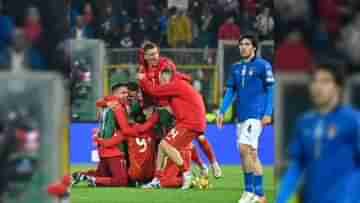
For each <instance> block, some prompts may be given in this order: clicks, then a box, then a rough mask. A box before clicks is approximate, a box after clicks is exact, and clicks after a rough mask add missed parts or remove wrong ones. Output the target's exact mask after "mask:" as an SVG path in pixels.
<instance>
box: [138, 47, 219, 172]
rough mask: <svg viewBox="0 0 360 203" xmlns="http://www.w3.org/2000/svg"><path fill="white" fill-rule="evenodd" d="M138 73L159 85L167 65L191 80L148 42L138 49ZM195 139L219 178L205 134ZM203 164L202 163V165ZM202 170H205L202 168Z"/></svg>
mask: <svg viewBox="0 0 360 203" xmlns="http://www.w3.org/2000/svg"><path fill="white" fill-rule="evenodd" d="M139 52H140V53H139V64H140V68H139V73H141V74H144V75H145V78H147V79H148V80H149V81H150V82H151V83H152V85H154V86H158V85H160V81H159V76H160V72H161V71H162V70H163V69H164V68H165V67H168V68H170V69H171V70H172V71H174V74H175V75H176V77H178V78H183V79H185V80H189V81H190V80H191V77H190V76H188V75H186V74H183V73H181V72H178V71H176V65H175V64H174V62H173V61H171V60H170V59H169V58H166V57H163V56H160V50H159V47H158V46H157V45H156V44H154V43H152V42H148V43H145V45H144V47H143V48H142V49H140V51H139ZM145 96H147V97H149V96H150V98H151V100H152V101H153V102H154V104H155V105H156V106H168V105H169V104H168V99H167V98H166V97H165V98H159V97H155V98H154V97H153V96H151V95H149V94H146V92H145ZM196 141H197V142H198V143H199V146H200V148H201V149H202V151H203V152H204V153H205V154H206V156H207V159H208V160H209V162H210V163H211V168H212V171H213V175H214V177H216V178H219V177H221V176H222V171H221V168H220V166H219V164H218V162H217V159H216V156H215V153H214V150H213V147H212V146H211V144H210V142H209V141H208V140H207V139H206V137H205V135H204V134H203V135H200V136H198V137H196ZM204 166H205V165H204V164H203V165H202V167H204ZM204 170H206V169H205V168H204Z"/></svg>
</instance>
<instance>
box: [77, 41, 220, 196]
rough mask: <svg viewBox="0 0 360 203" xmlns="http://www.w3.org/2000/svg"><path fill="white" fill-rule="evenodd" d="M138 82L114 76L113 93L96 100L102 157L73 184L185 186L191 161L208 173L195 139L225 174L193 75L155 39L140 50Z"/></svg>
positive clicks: (217, 171)
mask: <svg viewBox="0 0 360 203" xmlns="http://www.w3.org/2000/svg"><path fill="white" fill-rule="evenodd" d="M139 56H140V57H139V64H140V66H139V70H138V74H137V80H138V81H136V82H135V81H134V82H131V81H128V80H127V79H126V78H124V76H123V75H114V76H113V77H112V78H111V82H110V83H111V95H109V96H105V97H104V98H101V99H99V100H97V102H96V107H97V108H99V109H100V112H101V113H100V114H99V121H100V122H99V124H100V125H99V128H98V129H94V130H93V141H94V143H95V144H96V146H97V150H98V153H99V157H100V162H99V163H98V165H97V168H96V170H89V171H86V172H75V173H73V174H72V183H73V185H75V184H77V183H79V182H81V181H86V182H87V183H88V184H89V185H90V186H97V187H98V186H141V187H142V188H163V187H181V188H182V189H188V188H190V187H191V186H192V184H193V181H192V179H193V175H192V173H191V162H192V161H194V162H195V163H196V164H197V165H198V166H199V168H200V171H201V175H202V176H205V177H207V176H208V168H207V166H206V165H205V164H204V163H203V162H202V161H201V159H200V158H199V156H198V153H197V151H196V148H195V146H194V145H193V144H192V142H193V140H196V141H197V142H198V143H199V146H200V147H201V149H202V150H203V151H204V152H205V154H206V155H207V158H208V159H209V162H210V166H211V168H212V171H213V175H214V177H216V178H219V177H221V176H222V173H221V169H220V167H219V164H218V162H217V161H216V157H215V154H214V151H213V149H212V146H211V145H210V143H209V142H208V140H207V139H206V137H205V136H204V132H205V128H206V115H205V114H206V112H205V106H204V102H203V99H202V96H201V95H200V93H198V92H197V91H196V90H195V89H194V88H193V87H192V86H191V83H190V80H191V78H190V77H189V76H187V75H185V74H182V73H180V72H178V71H177V70H176V66H175V64H174V63H173V62H172V61H171V60H170V59H168V58H165V57H161V56H160V53H159V48H158V46H157V45H156V44H154V43H151V42H148V43H146V44H145V45H144V46H143V49H141V50H140V54H139Z"/></svg>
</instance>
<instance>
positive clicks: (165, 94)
mask: <svg viewBox="0 0 360 203" xmlns="http://www.w3.org/2000/svg"><path fill="white" fill-rule="evenodd" d="M138 78H139V79H140V85H141V87H142V88H143V90H144V92H145V93H147V94H149V95H151V96H153V97H155V98H156V97H157V98H160V99H161V98H168V100H169V106H170V108H171V111H172V112H173V114H174V117H175V127H174V128H173V129H172V130H171V131H170V132H169V133H168V134H167V135H166V136H165V137H164V138H163V139H162V140H161V142H160V145H159V150H158V155H157V161H156V169H155V170H156V172H155V177H154V179H153V180H152V181H151V182H150V183H148V184H147V185H145V186H144V187H158V186H159V185H160V180H159V174H161V170H162V168H163V167H162V166H163V162H164V158H165V157H168V158H169V160H171V161H173V162H174V163H175V164H176V166H177V167H178V168H179V170H180V172H181V173H182V176H183V178H182V189H188V188H189V187H190V186H191V177H192V176H191V171H190V166H189V165H187V164H185V161H184V158H183V157H182V156H181V153H180V151H181V150H183V149H184V148H185V147H188V146H189V144H191V142H192V140H193V139H194V138H196V137H198V136H200V135H202V134H203V132H204V131H205V128H206V119H205V105H204V102H203V99H202V97H201V95H200V94H199V93H198V92H197V91H196V90H195V89H194V88H193V87H192V86H191V84H189V83H188V82H187V81H185V80H184V79H182V78H180V77H177V76H176V75H175V74H174V71H173V70H172V69H169V68H165V69H164V70H163V71H162V72H161V74H160V79H159V80H160V85H158V86H153V85H152V82H151V81H150V80H148V79H147V78H145V75H144V74H139V75H138Z"/></svg>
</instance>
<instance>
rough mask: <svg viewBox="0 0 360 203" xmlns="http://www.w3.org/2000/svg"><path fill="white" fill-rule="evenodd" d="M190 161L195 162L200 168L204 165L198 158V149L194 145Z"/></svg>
mask: <svg viewBox="0 0 360 203" xmlns="http://www.w3.org/2000/svg"><path fill="white" fill-rule="evenodd" d="M191 161H193V162H195V163H196V164H197V165H198V166H199V167H200V168H202V166H203V165H204V162H203V161H202V160H201V159H200V157H199V154H198V151H197V150H196V148H195V146H193V147H192V149H191Z"/></svg>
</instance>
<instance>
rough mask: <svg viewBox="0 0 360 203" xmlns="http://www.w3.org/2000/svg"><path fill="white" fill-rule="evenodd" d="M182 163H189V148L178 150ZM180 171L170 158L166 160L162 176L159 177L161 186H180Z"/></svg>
mask: <svg viewBox="0 0 360 203" xmlns="http://www.w3.org/2000/svg"><path fill="white" fill-rule="evenodd" d="M180 153H181V156H182V158H183V159H184V164H185V165H188V167H189V166H190V164H191V150H190V149H186V150H182V151H180ZM182 182H183V181H182V173H181V171H180V169H179V168H178V167H177V166H176V164H175V163H174V162H173V161H171V160H170V159H167V160H166V165H165V169H164V172H163V174H162V176H161V177H160V185H161V187H180V186H181V185H182Z"/></svg>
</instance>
